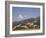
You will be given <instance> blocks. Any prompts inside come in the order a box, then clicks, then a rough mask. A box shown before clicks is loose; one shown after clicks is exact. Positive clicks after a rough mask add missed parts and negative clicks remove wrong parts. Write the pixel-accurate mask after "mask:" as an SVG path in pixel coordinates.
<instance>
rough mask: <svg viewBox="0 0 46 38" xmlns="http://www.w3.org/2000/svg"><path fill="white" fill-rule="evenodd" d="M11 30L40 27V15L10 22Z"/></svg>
mask: <svg viewBox="0 0 46 38" xmlns="http://www.w3.org/2000/svg"><path fill="white" fill-rule="evenodd" d="M12 29H13V30H26V29H40V17H36V18H29V19H25V20H22V21H15V22H13V23H12Z"/></svg>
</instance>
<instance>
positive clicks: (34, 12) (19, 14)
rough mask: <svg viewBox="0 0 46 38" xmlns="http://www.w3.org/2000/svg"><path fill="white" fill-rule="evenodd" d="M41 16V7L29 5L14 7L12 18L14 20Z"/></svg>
mask: <svg viewBox="0 0 46 38" xmlns="http://www.w3.org/2000/svg"><path fill="white" fill-rule="evenodd" d="M37 16H40V8H31V7H30V8H28V7H13V8H12V19H13V21H21V20H24V19H28V18H32V17H37Z"/></svg>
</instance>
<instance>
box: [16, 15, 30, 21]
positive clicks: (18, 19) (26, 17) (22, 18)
mask: <svg viewBox="0 0 46 38" xmlns="http://www.w3.org/2000/svg"><path fill="white" fill-rule="evenodd" d="M28 18H30V17H29V16H26V15H22V14H19V15H18V17H17V19H16V20H17V21H21V20H24V19H28Z"/></svg>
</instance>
